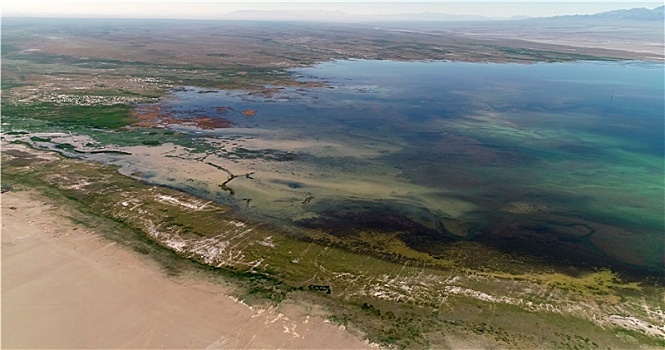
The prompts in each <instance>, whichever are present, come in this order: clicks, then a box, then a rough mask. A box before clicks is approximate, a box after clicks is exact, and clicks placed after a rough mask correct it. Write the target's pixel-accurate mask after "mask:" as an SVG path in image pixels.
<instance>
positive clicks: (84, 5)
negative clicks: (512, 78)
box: [2, 0, 663, 19]
mask: <svg viewBox="0 0 665 350" xmlns="http://www.w3.org/2000/svg"><path fill="white" fill-rule="evenodd" d="M662 4H663V3H662V1H661V2H639V1H614V2H608V1H588V2H579V1H572V0H567V1H557V2H541V1H512V2H499V1H487V0H485V1H465V2H454V1H430V2H422V1H401V2H387V1H363V2H360V1H348V0H347V1H337V2H329V1H303V2H298V1H291V2H285V1H264V2H245V1H140V2H138V1H117V0H116V1H100V0H97V1H55V0H5V1H3V2H2V16H3V17H10V16H34V17H119V18H188V19H216V18H220V17H223V15H224V14H228V13H230V12H234V11H238V10H326V11H342V12H345V13H348V14H354V15H382V14H399V13H419V12H439V13H446V14H465V15H482V16H488V17H511V16H530V17H546V16H556V15H566V14H591V13H597V12H603V11H610V10H616V9H628V8H633V7H646V8H654V7H658V6H661V5H662Z"/></svg>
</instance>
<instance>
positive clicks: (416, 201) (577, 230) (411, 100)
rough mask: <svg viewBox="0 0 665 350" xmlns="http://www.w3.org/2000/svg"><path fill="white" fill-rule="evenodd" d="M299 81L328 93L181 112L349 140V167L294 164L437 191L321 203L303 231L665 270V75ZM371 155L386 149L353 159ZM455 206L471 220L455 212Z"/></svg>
mask: <svg viewBox="0 0 665 350" xmlns="http://www.w3.org/2000/svg"><path fill="white" fill-rule="evenodd" d="M291 73H292V74H293V76H294V77H295V78H296V79H299V80H301V81H321V82H325V83H326V84H327V86H326V87H322V88H308V89H298V88H294V87H288V88H280V90H279V91H278V92H277V93H274V94H273V95H271V96H267V97H266V96H263V97H261V96H257V95H252V94H248V93H247V92H244V91H220V92H216V93H200V92H201V91H199V90H197V89H194V88H191V89H188V90H186V91H180V92H176V93H175V98H174V101H177V102H174V103H173V105H174V106H175V110H176V111H179V113H181V114H185V115H186V114H191V115H196V113H203V114H206V115H211V114H214V113H213V110H214V108H215V107H217V106H232V107H233V108H235V109H236V110H238V111H239V110H244V109H252V110H256V111H258V113H257V115H256V116H253V117H251V118H247V117H245V116H241V115H238V114H234V115H225V116H224V117H225V118H228V119H229V120H231V121H232V122H233V123H234V126H235V127H236V128H242V129H243V130H245V129H246V128H247V129H249V130H257V135H259V134H261V133H259V132H258V131H259V130H264V131H265V130H269V131H271V132H272V133H279V132H282V133H283V134H284V135H288V137H291V138H293V139H294V140H300V139H307V140H317V141H318V142H321V143H322V144H324V143H341V142H343V143H344V144H345V145H348V146H349V147H350V148H349V149H351V150H348V149H347V150H346V151H344V152H346V154H345V153H340V154H336V155H334V156H330V155H327V156H321V155H319V154H317V153H316V152H309V153H308V152H307V151H302V152H300V153H299V154H298V157H297V159H295V160H294V161H295V162H302V163H307V164H311V165H312V166H316V167H318V169H326V170H325V171H326V176H328V178H333V179H335V178H342V177H343V176H342V175H343V174H345V172H349V171H355V172H358V173H359V175H358V176H359V177H362V176H364V177H363V179H364V180H363V181H367V186H368V188H370V187H371V185H372V180H371V179H372V176H374V173H373V172H376V171H377V170H376V169H375V168H376V167H389V168H391V169H396V171H397V172H398V175H397V176H396V177H395V178H394V181H395V184H394V186H395V187H396V188H399V187H400V186H402V184H404V183H406V184H409V185H413V186H419V187H418V188H422V189H424V190H423V191H419V192H418V193H416V194H413V195H412V196H410V197H408V198H404V196H401V197H399V196H392V197H390V196H388V197H386V198H383V199H381V201H380V202H378V201H377V199H376V198H370V197H371V196H363V195H347V194H344V193H339V194H337V195H331V194H329V193H324V192H321V193H315V194H314V195H315V196H317V203H314V204H313V205H312V207H311V210H312V211H314V212H316V214H317V215H318V218H316V219H308V220H296V219H293V222H292V223H294V224H296V225H301V226H304V227H315V228H323V229H325V228H326V227H328V228H329V227H335V228H336V230H340V229H341V230H343V229H344V228H345V227H346V228H349V229H350V230H351V229H353V230H356V231H357V230H362V229H371V230H384V231H390V230H396V231H400V232H409V234H410V235H412V236H413V237H418V239H414V240H411V241H410V240H409V239H408V238H406V239H405V240H406V241H407V244H410V245H411V246H412V247H414V248H416V249H419V250H424V251H428V252H431V253H432V254H435V253H436V251H429V250H432V249H434V250H435V249H436V248H432V247H436V246H437V245H436V244H431V245H430V244H427V243H422V242H423V240H425V241H426V240H427V239H429V238H427V237H430V238H431V237H439V236H441V237H445V239H443V243H441V244H445V241H446V240H455V239H472V240H477V241H479V242H483V243H486V244H490V245H493V246H496V247H498V248H500V249H506V250H514V251H516V252H530V253H534V254H538V255H542V256H546V257H550V258H551V259H553V260H556V259H558V260H561V261H565V263H570V264H574V263H577V262H583V263H585V264H590V265H597V266H606V265H613V264H615V263H616V264H618V265H620V266H623V267H628V268H634V269H638V270H644V271H651V272H654V271H655V272H657V273H659V272H662V271H663V266H665V260H664V259H665V258H664V256H665V253H664V245H665V244H664V242H663V240H664V239H663V237H665V236H664V234H665V232H664V231H663V227H664V225H665V223H664V221H663V213H664V208H663V204H664V202H665V200H664V195H663V193H664V191H665V189H664V185H663V183H664V173H663V171H664V170H663V162H664V150H665V146H664V145H665V144H664V134H665V130H664V120H665V115H664V97H663V96H664V95H665V91H664V85H665V84H664V69H663V65H662V64H657V63H644V62H577V63H539V64H530V65H524V64H479V63H457V62H392V61H362V60H360V61H336V62H329V63H324V64H320V65H317V66H315V67H312V68H299V69H293V70H291ZM194 110H198V111H199V112H192V111H194ZM225 132H226V133H227V134H228V131H225ZM371 147H374V148H376V147H379V148H381V147H383V148H384V151H383V152H379V154H378V155H375V156H371V157H359V156H358V155H357V154H354V153H355V152H354V151H353V150H354V149H357V150H358V152H359V153H362V150H366V149H368V148H371ZM361 158H362V159H361ZM345 161H348V163H347V165H348V166H347V165H345V164H344V162H345ZM356 163H358V164H360V165H357V166H355V167H353V166H351V165H350V164H356ZM348 169H352V170H348ZM376 175H377V176H379V174H378V172H377V173H376ZM312 176H314V177H315V176H316V174H313V175H312ZM377 178H378V177H377ZM340 181H341V180H340ZM299 186H300V185H299ZM312 191H315V190H312ZM311 193H314V192H311ZM419 196H420V197H419ZM437 201H439V202H437ZM454 201H460V202H461V203H468V204H469V205H471V206H473V209H468V210H466V209H465V210H459V211H457V210H453V209H451V208H453V205H451V204H450V203H453V202H454ZM437 203H440V205H439V204H437ZM288 216H289V214H288V213H286V212H285V213H284V217H285V218H286V219H285V220H287V221H288V220H289V219H288ZM359 222H360V223H361V224H359ZM363 225H364V226H363ZM437 234H440V235H439V236H437ZM409 237H411V236H409ZM423 237H425V238H423ZM432 239H435V238H432ZM428 249H429V250H428Z"/></svg>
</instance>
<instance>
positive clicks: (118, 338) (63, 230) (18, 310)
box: [1, 192, 370, 349]
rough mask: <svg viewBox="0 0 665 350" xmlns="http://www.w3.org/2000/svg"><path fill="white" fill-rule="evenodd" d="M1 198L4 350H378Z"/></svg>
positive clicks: (25, 197)
mask: <svg viewBox="0 0 665 350" xmlns="http://www.w3.org/2000/svg"><path fill="white" fill-rule="evenodd" d="M1 199H2V348H153V349H154V348H197V349H202V348H206V349H217V348H222V349H223V348H234V349H242V348H347V349H348V348H354V349H356V348H369V347H370V345H369V344H368V343H366V342H363V341H362V340H360V339H359V338H356V337H354V336H353V335H352V334H350V333H348V332H345V331H344V330H343V329H341V328H339V327H337V326H334V325H332V324H330V323H327V322H326V321H324V320H323V319H321V318H316V317H310V316H305V312H304V311H303V310H300V309H299V308H297V307H295V306H293V305H291V306H289V305H282V306H279V307H278V308H272V307H264V308H258V307H250V306H248V305H245V304H243V303H242V302H239V301H237V299H235V298H233V297H231V296H230V295H229V293H228V288H227V287H225V286H224V285H221V284H215V283H211V282H207V281H201V280H196V279H187V278H178V279H172V278H170V277H168V276H166V275H165V274H164V273H163V272H162V271H160V269H159V267H158V266H157V265H156V264H155V263H151V262H150V261H149V260H147V259H141V257H139V256H137V255H136V254H135V253H133V252H131V251H129V250H127V249H125V248H124V247H122V246H119V245H117V244H116V243H113V242H110V241H107V240H104V239H103V238H101V237H99V236H98V235H96V234H95V233H94V232H92V231H91V230H90V229H88V228H84V227H77V225H75V224H73V223H72V222H71V221H69V220H68V219H66V218H64V216H63V214H66V213H63V210H62V209H58V208H53V207H52V206H51V205H49V204H48V203H44V202H43V201H42V200H40V198H39V197H37V196H36V195H35V194H34V193H29V192H7V193H3V194H2V196H1Z"/></svg>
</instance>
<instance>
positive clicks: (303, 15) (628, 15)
mask: <svg viewBox="0 0 665 350" xmlns="http://www.w3.org/2000/svg"><path fill="white" fill-rule="evenodd" d="M664 9H665V6H660V7H656V8H654V9H651V10H650V9H647V8H632V9H628V10H614V11H607V12H601V13H597V14H592V15H565V16H554V17H539V18H530V17H526V16H515V17H486V16H478V15H453V14H446V13H432V12H421V13H405V14H391V15H375V16H366V15H352V14H348V13H345V12H342V11H324V10H303V11H286V10H284V11H261V10H241V11H235V12H232V13H229V14H227V15H224V16H223V18H224V19H232V20H274V21H319V22H320V21H324V22H440V21H493V20H520V19H540V18H548V19H564V20H576V19H584V20H594V19H599V20H600V19H612V20H633V21H663V20H664V15H663V13H664Z"/></svg>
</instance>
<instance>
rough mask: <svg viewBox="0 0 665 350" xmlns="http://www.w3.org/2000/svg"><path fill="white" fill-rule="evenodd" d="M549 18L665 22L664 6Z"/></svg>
mask: <svg viewBox="0 0 665 350" xmlns="http://www.w3.org/2000/svg"><path fill="white" fill-rule="evenodd" d="M549 18H557V19H618V20H632V21H663V20H665V6H660V7H656V8H655V9H653V10H649V9H647V8H644V7H642V8H632V9H629V10H614V11H607V12H601V13H596V14H593V15H568V16H555V17H549Z"/></svg>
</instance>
